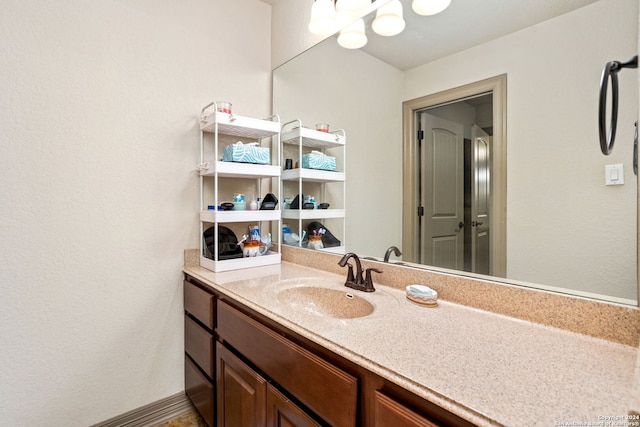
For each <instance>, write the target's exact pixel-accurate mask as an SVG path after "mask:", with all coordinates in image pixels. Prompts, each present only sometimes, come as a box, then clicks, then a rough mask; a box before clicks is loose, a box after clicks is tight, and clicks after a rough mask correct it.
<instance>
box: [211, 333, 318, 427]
mask: <svg viewBox="0 0 640 427" xmlns="http://www.w3.org/2000/svg"><path fill="white" fill-rule="evenodd" d="M216 346H217V349H216V354H217V363H216V365H217V369H218V375H217V379H216V389H217V396H218V403H217V404H218V423H217V424H216V425H217V426H219V427H261V426H267V427H320V426H321V425H320V424H319V423H317V422H316V421H315V420H314V419H313V418H312V417H311V416H310V415H309V414H307V413H306V412H305V411H303V410H302V409H301V408H299V407H298V406H297V405H296V404H295V403H293V402H292V401H291V400H290V399H288V398H287V397H286V396H285V395H284V394H283V393H282V392H280V390H278V389H277V388H275V387H274V386H273V385H272V384H269V383H267V380H266V379H265V378H264V377H262V376H261V375H260V374H258V373H257V372H256V371H255V370H253V369H252V368H251V367H250V366H249V365H247V364H246V363H244V362H243V361H242V360H240V358H238V357H237V356H236V355H235V354H233V353H232V352H231V351H230V350H229V349H227V348H226V347H224V346H223V345H222V344H220V343H217V344H216Z"/></svg>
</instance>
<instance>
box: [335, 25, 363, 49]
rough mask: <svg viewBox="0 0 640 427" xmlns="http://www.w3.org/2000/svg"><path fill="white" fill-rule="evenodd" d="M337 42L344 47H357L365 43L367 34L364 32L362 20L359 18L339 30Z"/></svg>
mask: <svg viewBox="0 0 640 427" xmlns="http://www.w3.org/2000/svg"><path fill="white" fill-rule="evenodd" d="M338 44H339V45H340V46H342V47H344V48H346V49H359V48H361V47H362V46H364V45H366V44H367V35H366V34H365V32H364V21H363V20H362V19H360V20H359V21H356V22H354V23H353V24H351V25H349V26H348V27H347V28H345V29H344V30H342V31H340V35H339V36H338Z"/></svg>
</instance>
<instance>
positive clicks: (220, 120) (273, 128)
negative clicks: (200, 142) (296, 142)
mask: <svg viewBox="0 0 640 427" xmlns="http://www.w3.org/2000/svg"><path fill="white" fill-rule="evenodd" d="M216 126H217V132H218V133H219V134H223V135H231V136H237V137H239V138H251V139H263V138H268V137H270V136H275V135H277V134H278V132H280V123H279V122H274V121H270V120H263V119H253V118H250V117H243V116H236V115H234V114H228V113H219V112H215V111H214V112H213V113H211V114H208V115H202V116H201V117H200V130H201V131H202V132H208V133H216Z"/></svg>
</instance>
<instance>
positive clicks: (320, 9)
mask: <svg viewBox="0 0 640 427" xmlns="http://www.w3.org/2000/svg"><path fill="white" fill-rule="evenodd" d="M336 27H337V22H336V9H335V7H334V5H333V0H316V1H315V2H314V3H313V6H311V19H310V20H309V31H311V32H312V33H313V34H318V35H320V36H328V35H330V34H333V33H334V32H335V31H336V29H337V28H336Z"/></svg>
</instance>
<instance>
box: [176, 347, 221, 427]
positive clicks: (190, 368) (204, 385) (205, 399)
mask: <svg viewBox="0 0 640 427" xmlns="http://www.w3.org/2000/svg"><path fill="white" fill-rule="evenodd" d="M184 388H185V393H186V394H187V396H188V397H189V399H191V402H192V403H193V405H194V406H195V407H196V408H197V409H198V412H200V415H201V416H202V418H204V420H205V421H206V422H207V424H208V425H210V426H211V427H213V426H215V424H214V422H213V408H214V406H213V405H214V403H213V384H211V382H210V381H209V380H208V379H207V377H205V376H204V375H202V373H200V371H199V370H198V368H197V367H196V366H195V365H194V364H193V362H191V360H190V359H189V358H188V357H186V356H185V358H184Z"/></svg>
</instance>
